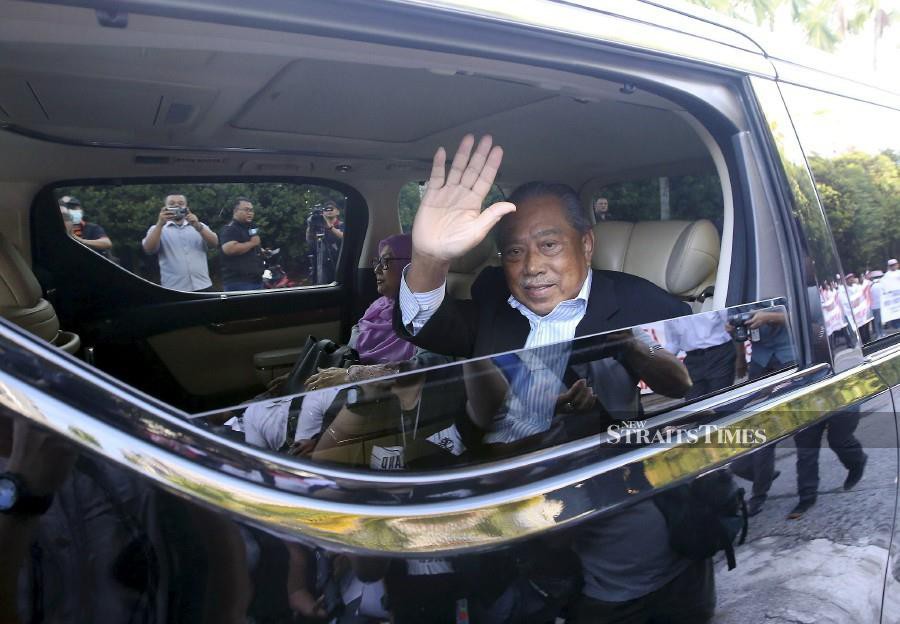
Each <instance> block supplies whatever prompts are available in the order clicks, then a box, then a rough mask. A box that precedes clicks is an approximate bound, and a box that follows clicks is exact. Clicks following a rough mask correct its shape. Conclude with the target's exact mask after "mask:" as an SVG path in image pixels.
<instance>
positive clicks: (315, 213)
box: [307, 204, 327, 236]
mask: <svg viewBox="0 0 900 624" xmlns="http://www.w3.org/2000/svg"><path fill="white" fill-rule="evenodd" d="M307 223H308V225H309V229H310V231H311V232H312V233H313V234H314V235H315V236H324V235H325V230H326V229H327V226H326V224H325V204H316V205H315V206H313V207H312V211H311V212H310V215H309V219H308V220H307Z"/></svg>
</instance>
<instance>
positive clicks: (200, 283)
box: [141, 193, 219, 291]
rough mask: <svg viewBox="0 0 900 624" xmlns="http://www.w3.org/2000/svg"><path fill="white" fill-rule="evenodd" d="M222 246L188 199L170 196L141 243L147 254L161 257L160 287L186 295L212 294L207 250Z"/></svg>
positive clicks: (182, 196) (180, 196)
mask: <svg viewBox="0 0 900 624" xmlns="http://www.w3.org/2000/svg"><path fill="white" fill-rule="evenodd" d="M218 244H219V237H218V236H216V233H215V232H213V231H212V230H211V229H209V226H207V225H206V224H204V223H201V222H200V219H198V218H197V215H195V214H194V213H192V212H191V209H190V208H188V204H187V197H185V196H184V195H181V194H177V193H176V194H172V195H168V196H166V201H165V205H164V206H163V207H162V210H160V211H159V217H158V218H157V220H156V223H155V224H154V225H151V226H150V229H148V230H147V235H146V236H145V237H144V240H142V241H141V247H143V249H144V253H147V254H150V255H154V254H159V283H160V284H162V285H163V286H165V287H166V288H172V289H175V290H185V291H198V290H209V289H210V288H212V280H210V279H209V265H208V263H207V260H206V250H207V249H213V248H215V247H216V245H218Z"/></svg>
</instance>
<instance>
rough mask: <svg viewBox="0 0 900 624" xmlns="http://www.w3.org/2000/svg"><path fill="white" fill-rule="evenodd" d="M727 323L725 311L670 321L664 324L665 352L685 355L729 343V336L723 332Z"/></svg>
mask: <svg viewBox="0 0 900 624" xmlns="http://www.w3.org/2000/svg"><path fill="white" fill-rule="evenodd" d="M727 321H728V316H727V314H726V313H725V310H718V311H716V312H708V313H706V314H695V315H694V316H682V317H678V318H674V319H670V320H668V321H666V323H665V343H666V345H665V346H666V351H669V352H670V353H680V352H681V351H684V352H685V353H687V352H689V351H694V350H696V349H708V348H710V347H717V346H719V345H721V344H725V343H726V342H731V335H730V334H729V333H728V332H727V331H725V323H726V322H727Z"/></svg>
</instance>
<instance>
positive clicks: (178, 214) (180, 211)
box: [169, 206, 188, 220]
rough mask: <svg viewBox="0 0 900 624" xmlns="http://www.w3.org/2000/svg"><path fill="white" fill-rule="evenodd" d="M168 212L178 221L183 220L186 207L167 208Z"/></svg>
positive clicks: (186, 210) (185, 214)
mask: <svg viewBox="0 0 900 624" xmlns="http://www.w3.org/2000/svg"><path fill="white" fill-rule="evenodd" d="M169 210H171V211H172V213H173V214H174V215H175V218H176V219H178V220H181V219H184V218H185V217H186V216H187V212H188V209H187V206H175V207H174V208H169Z"/></svg>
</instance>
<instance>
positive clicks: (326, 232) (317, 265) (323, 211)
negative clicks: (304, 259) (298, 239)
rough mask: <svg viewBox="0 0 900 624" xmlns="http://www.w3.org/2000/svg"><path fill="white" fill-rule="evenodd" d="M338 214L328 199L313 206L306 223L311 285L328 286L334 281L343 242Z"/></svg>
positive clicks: (333, 202) (332, 202)
mask: <svg viewBox="0 0 900 624" xmlns="http://www.w3.org/2000/svg"><path fill="white" fill-rule="evenodd" d="M340 214H341V213H340V209H339V208H338V205H337V203H336V202H335V201H334V200H332V199H329V200H327V201H325V202H323V203H321V204H317V205H315V206H313V209H312V214H310V215H309V219H307V221H306V242H307V243H310V245H309V253H308V256H309V260H310V270H309V275H310V281H311V282H312V283H313V284H330V283H331V282H333V281H334V274H335V270H336V268H337V262H338V257H339V256H340V253H341V245H342V244H343V242H344V224H343V222H341V219H340Z"/></svg>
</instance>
